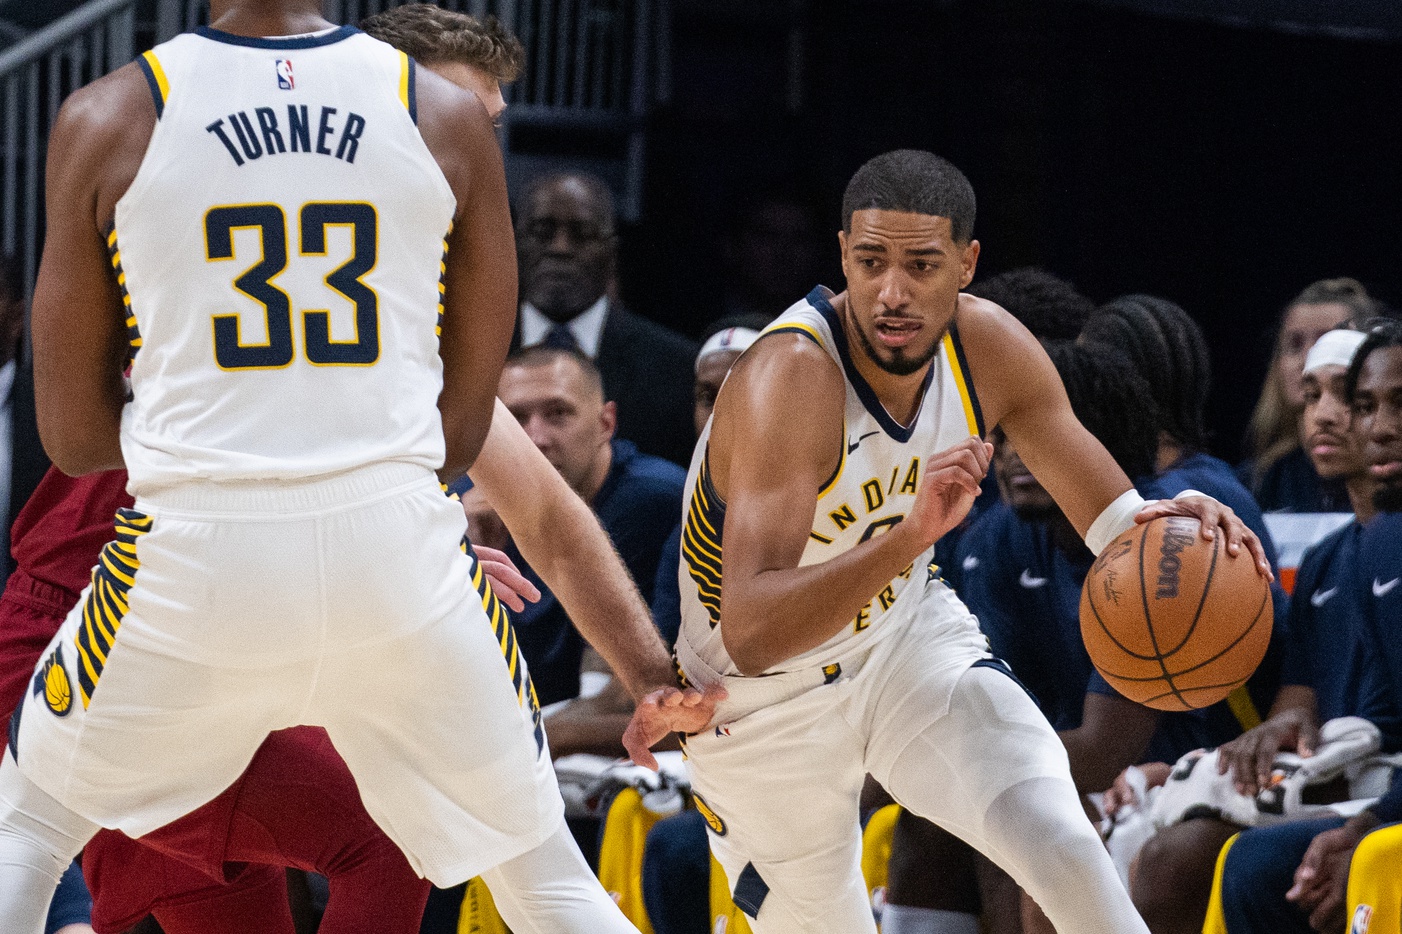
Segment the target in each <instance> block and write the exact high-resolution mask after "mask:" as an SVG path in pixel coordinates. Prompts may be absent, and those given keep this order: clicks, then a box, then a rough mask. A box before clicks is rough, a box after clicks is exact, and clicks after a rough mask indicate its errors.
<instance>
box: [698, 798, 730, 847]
mask: <svg viewBox="0 0 1402 934" xmlns="http://www.w3.org/2000/svg"><path fill="white" fill-rule="evenodd" d="M691 798H692V800H693V801H695V802H696V810H697V811H699V812H700V813H701V816H702V817H704V818H706V826H707V827H709V828H711V830H712V832H714V833H715V835H716V836H718V837H723V836H725V831H726V827H725V821H723V820H721V819H720V817H718V816H717V815H716V812H715V811H712V810H711V806H710V805H709V804H707V803H706V800H705V799H704V798H702V797H701V796H700V795H698V794H697V793H696V792H694V791H693V792H692V793H691Z"/></svg>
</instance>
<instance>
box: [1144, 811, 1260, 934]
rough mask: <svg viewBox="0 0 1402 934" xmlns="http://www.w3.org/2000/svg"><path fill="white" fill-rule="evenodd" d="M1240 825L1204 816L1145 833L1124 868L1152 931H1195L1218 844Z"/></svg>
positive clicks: (1173, 933)
mask: <svg viewBox="0 0 1402 934" xmlns="http://www.w3.org/2000/svg"><path fill="white" fill-rule="evenodd" d="M1240 829H1241V828H1240V827H1238V826H1236V825H1235V824H1228V823H1225V822H1223V821H1219V820H1212V819H1210V818H1199V819H1196V820H1189V821H1184V822H1183V823H1181V824H1175V825H1174V826H1172V827H1165V828H1164V829H1163V830H1160V831H1159V832H1158V833H1156V834H1154V836H1152V837H1150V838H1149V840H1148V842H1147V843H1145V844H1144V848H1143V849H1142V850H1140V851H1139V855H1138V856H1137V857H1136V858H1135V863H1134V868H1133V869H1132V870H1131V872H1130V895H1131V896H1132V897H1133V899H1134V905H1135V907H1136V908H1138V909H1139V913H1140V914H1141V915H1143V917H1144V922H1145V923H1146V924H1148V925H1149V930H1150V931H1152V932H1153V934H1201V931H1202V919H1203V917H1204V916H1205V915H1206V914H1207V899H1208V896H1209V895H1210V894H1211V892H1212V876H1213V871H1214V870H1215V869H1216V867H1217V855H1218V854H1219V853H1221V852H1222V844H1224V843H1226V842H1227V840H1229V839H1230V838H1231V836H1232V835H1233V834H1235V833H1236V832H1237V831H1239V830H1240Z"/></svg>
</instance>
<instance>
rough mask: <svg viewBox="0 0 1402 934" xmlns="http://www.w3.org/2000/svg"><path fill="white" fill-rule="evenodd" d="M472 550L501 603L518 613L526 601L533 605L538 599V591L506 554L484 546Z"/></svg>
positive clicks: (473, 547)
mask: <svg viewBox="0 0 1402 934" xmlns="http://www.w3.org/2000/svg"><path fill="white" fill-rule="evenodd" d="M472 550H473V551H475V552H477V560H478V561H479V562H480V563H481V565H482V571H483V573H485V574H486V575H487V580H489V581H491V582H492V592H493V593H495V594H496V595H497V599H498V600H500V601H501V602H502V603H505V604H506V605H507V606H508V607H510V608H511V609H513V610H515V611H516V612H517V613H519V612H521V611H522V610H524V609H525V608H526V601H527V600H529V601H530V602H532V603H535V602H536V601H537V600H539V599H540V590H539V589H538V588H537V587H536V585H535V584H532V583H531V582H530V581H528V580H527V579H526V578H525V576H524V575H523V574H522V573H521V572H520V571H519V570H517V568H516V563H515V562H514V561H512V560H511V558H510V556H509V555H507V554H506V552H504V551H497V550H496V549H495V548H488V547H487V546H486V545H473V546H472Z"/></svg>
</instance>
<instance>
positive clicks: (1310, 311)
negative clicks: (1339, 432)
mask: <svg viewBox="0 0 1402 934" xmlns="http://www.w3.org/2000/svg"><path fill="white" fill-rule="evenodd" d="M1378 311H1379V308H1378V303H1377V302H1375V301H1374V300H1373V299H1372V298H1371V297H1370V296H1369V295H1368V291H1367V290H1366V289H1365V288H1364V287H1363V285H1362V283H1360V282H1358V281H1357V280H1354V279H1346V278H1345V279H1322V280H1320V281H1318V282H1313V283H1311V284H1310V285H1308V286H1306V287H1305V289H1304V291H1302V292H1300V294H1299V295H1296V296H1295V297H1294V298H1293V299H1291V301H1290V303H1289V304H1288V305H1286V306H1285V308H1284V309H1283V310H1282V311H1281V313H1280V320H1279V322H1278V324H1277V327H1276V336H1275V350H1274V352H1273V353H1272V355H1271V362H1270V368H1269V369H1268V370H1267V371H1266V381H1265V384H1264V385H1262V387H1261V396H1260V398H1259V399H1258V400H1257V402H1256V408H1255V410H1254V411H1253V412H1252V413H1251V423H1250V425H1249V426H1248V428H1247V436H1246V449H1247V460H1246V461H1245V462H1243V463H1242V465H1241V467H1240V468H1239V470H1240V472H1241V476H1242V482H1243V483H1245V484H1247V486H1249V487H1250V489H1251V492H1252V494H1253V495H1255V497H1256V500H1257V501H1258V502H1259V503H1260V504H1261V508H1262V509H1263V510H1265V511H1266V512H1345V511H1347V510H1348V508H1349V506H1348V496H1347V494H1346V493H1345V492H1344V490H1343V487H1342V486H1341V485H1340V484H1339V483H1337V482H1330V481H1328V480H1324V479H1322V478H1321V477H1320V476H1319V475H1318V474H1316V473H1315V471H1314V467H1313V466H1312V465H1311V463H1310V459H1309V457H1308V456H1307V455H1306V453H1305V451H1304V449H1303V448H1301V447H1300V435H1299V421H1300V411H1301V410H1302V409H1303V408H1304V387H1303V384H1302V382H1301V378H1300V368H1301V367H1302V366H1303V365H1304V362H1305V355H1306V354H1307V353H1309V350H1310V347H1312V346H1313V345H1314V342H1315V341H1316V340H1318V339H1319V335H1321V334H1323V333H1324V332H1325V331H1328V330H1329V329H1331V328H1334V327H1337V326H1338V325H1340V324H1345V323H1349V324H1354V325H1357V324H1359V323H1361V322H1362V321H1364V320H1365V319H1367V318H1369V317H1371V316H1372V315H1375V314H1377V313H1378Z"/></svg>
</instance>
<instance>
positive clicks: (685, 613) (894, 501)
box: [678, 287, 983, 675]
mask: <svg viewBox="0 0 1402 934" xmlns="http://www.w3.org/2000/svg"><path fill="white" fill-rule="evenodd" d="M830 295H831V293H829V292H828V291H827V290H826V289H823V288H821V287H819V288H817V289H814V290H813V292H811V293H810V294H809V295H808V297H807V298H805V299H803V300H802V301H800V302H798V303H797V304H795V305H794V306H793V307H791V308H790V309H789V310H788V311H786V312H784V314H782V315H780V316H779V317H778V318H777V319H776V320H775V321H774V322H773V323H772V324H770V325H769V326H768V327H767V328H765V330H764V333H763V335H761V338H762V337H764V336H767V335H770V334H786V333H798V334H802V335H804V336H805V337H807V338H809V339H810V340H812V341H814V342H815V343H816V344H818V346H820V347H822V348H823V349H824V350H826V351H827V352H828V354H829V356H831V357H832V358H833V361H834V362H835V363H836V364H837V365H838V367H839V368H841V370H842V373H843V378H844V381H845V383H846V389H847V401H846V409H845V411H844V413H843V420H844V432H843V435H844V436H843V439H842V447H841V449H840V450H839V452H838V464H837V470H836V472H835V473H834V474H833V476H832V479H830V480H829V481H828V482H827V483H826V484H824V485H823V488H822V489H821V490H819V491H818V502H817V506H816V508H815V509H814V512H813V525H812V530H811V531H810V532H809V534H808V546H807V547H806V548H805V549H804V552H803V557H802V559H801V560H800V561H799V564H800V565H808V564H817V563H819V562H822V561H827V560H828V559H830V558H834V557H836V556H837V555H839V554H841V553H842V552H844V551H846V550H847V549H849V548H852V547H854V546H856V545H859V544H861V543H862V542H865V541H866V540H867V539H869V538H871V537H872V536H874V535H880V534H882V533H883V532H886V531H889V530H890V529H891V527H892V526H894V525H896V524H897V523H898V522H900V521H901V520H902V519H904V518H905V514H906V513H907V512H908V511H909V509H910V506H911V503H912V502H913V501H914V499H915V492H916V490H917V489H918V488H919V484H920V478H921V475H922V473H923V472H924V461H925V459H926V458H928V457H929V456H930V455H931V454H935V453H938V452H939V451H943V450H945V449H947V448H949V447H951V446H953V445H955V444H957V443H959V442H960V441H962V440H964V439H965V438H969V437H981V436H982V435H983V423H982V414H981V413H980V411H979V405H978V398H977V396H976V395H975V394H974V391H973V383H972V382H971V380H970V378H969V376H968V366H967V364H966V363H965V361H964V353H963V350H962V348H961V347H960V345H959V334H958V331H957V330H956V329H955V328H954V326H953V325H951V326H950V330H949V332H948V333H947V334H946V335H945V336H944V338H943V339H942V340H941V342H940V346H939V350H938V352H937V353H936V354H935V357H934V360H933V361H932V364H931V366H930V372H929V375H928V377H927V378H926V380H925V388H924V391H923V395H922V398H921V402H920V405H919V408H918V410H917V412H916V415H915V419H914V421H913V422H912V423H911V425H910V426H909V427H904V426H902V425H901V424H900V423H898V422H897V421H896V420H895V419H893V418H892V417H891V416H890V415H889V414H887V412H886V410H885V408H883V407H882V405H881V402H880V400H879V399H878V398H877V397H876V393H875V391H873V390H872V388H871V386H870V384H868V383H867V381H866V380H865V379H864V378H863V377H862V375H861V374H860V373H859V372H857V369H856V367H855V366H853V364H852V358H851V355H850V352H849V348H848V346H847V338H846V334H845V332H844V331H843V329H842V322H841V321H840V319H839V318H838V315H837V312H836V311H835V310H834V309H833V307H832V304H831V303H830V301H829V298H830ZM710 434H711V426H710V425H709V424H707V426H706V429H705V431H704V432H702V435H701V439H700V441H699V442H698V443H697V446H696V453H695V454H694V455H693V456H692V463H691V472H690V474H689V475H688V477H687V490H688V491H689V493H688V498H687V500H686V503H687V509H686V513H685V516H684V518H683V522H682V556H681V567H680V570H679V579H680V582H681V597H682V600H681V602H682V625H681V633H680V635H679V637H678V638H679V639H680V640H683V641H685V642H686V643H687V647H688V648H689V649H690V650H692V651H694V652H695V654H696V655H697V656H699V657H700V658H701V660H702V661H704V662H705V663H706V664H707V665H709V666H710V667H711V669H712V670H713V671H715V672H718V673H720V674H727V675H734V674H738V673H739V669H737V668H736V667H735V664H734V663H733V662H732V661H731V659H730V656H729V655H728V654H727V653H726V651H725V645H724V643H723V642H722V641H721V628H722V627H723V626H724V625H725V622H724V620H722V619H721V618H720V595H721V589H722V587H723V586H724V579H723V573H722V567H723V554H724V544H725V543H724V538H723V535H722V533H723V530H724V521H725V508H726V507H725V503H724V502H722V501H721V499H720V497H719V496H718V495H717V494H716V490H715V487H714V486H713V485H712V483H711V478H710V471H709V466H708V464H707V461H706V457H707V447H708V442H709V439H710ZM933 553H934V549H933V547H932V548H930V549H929V550H928V551H926V552H925V553H924V554H922V555H921V556H920V557H918V558H917V559H916V560H915V562H914V563H913V564H912V565H911V566H910V567H909V568H907V569H906V570H905V571H904V572H902V573H901V574H900V575H899V576H897V577H895V578H892V580H891V582H890V583H889V584H887V585H886V587H885V588H883V589H882V590H881V592H880V593H879V594H876V595H875V596H873V597H872V599H871V600H870V601H869V602H868V603H867V605H866V606H865V607H863V608H862V610H861V611H860V612H859V613H858V614H857V616H856V618H855V619H853V620H852V622H851V623H850V624H849V625H848V626H847V627H846V628H845V629H843V630H842V631H841V632H839V633H837V634H836V635H834V636H833V637H832V638H831V639H829V640H828V641H827V642H825V643H824V644H822V645H820V646H818V647H817V648H815V649H812V650H810V651H808V652H804V653H803V654H802V655H798V656H796V657H794V658H791V659H788V660H787V661H785V662H783V663H782V664H780V665H778V666H776V667H775V668H774V669H773V671H792V670H795V669H799V668H805V667H810V666H813V665H827V664H830V663H832V662H835V661H837V660H838V659H840V658H842V657H844V656H846V655H850V654H852V653H853V652H856V651H860V650H862V649H863V648H865V647H866V646H867V645H869V644H871V643H872V642H873V641H874V640H875V639H878V638H881V637H882V636H884V635H885V633H886V630H887V629H889V628H890V627H883V625H882V624H883V622H885V621H887V619H888V617H890V616H892V615H893V614H894V613H895V612H897V610H898V608H900V607H903V606H905V605H906V604H907V603H908V602H910V601H911V600H918V599H919V595H920V592H922V591H923V590H924V586H925V584H926V582H927V579H928V568H929V565H930V560H931V557H932V556H933ZM907 593H908V594H909V597H908V599H906V600H903V599H902V595H903V594H907ZM771 673H772V672H771Z"/></svg>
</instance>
